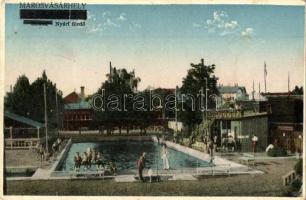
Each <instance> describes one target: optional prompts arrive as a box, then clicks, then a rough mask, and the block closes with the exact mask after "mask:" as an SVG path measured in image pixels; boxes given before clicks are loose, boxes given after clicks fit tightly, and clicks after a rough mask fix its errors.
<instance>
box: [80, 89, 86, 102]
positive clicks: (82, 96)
mask: <svg viewBox="0 0 306 200" xmlns="http://www.w3.org/2000/svg"><path fill="white" fill-rule="evenodd" d="M84 89H85V87H84V86H81V93H80V97H81V99H84V98H85V92H84Z"/></svg>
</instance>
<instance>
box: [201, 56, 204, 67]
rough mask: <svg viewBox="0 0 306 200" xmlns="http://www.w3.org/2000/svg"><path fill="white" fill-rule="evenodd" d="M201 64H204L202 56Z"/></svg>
mask: <svg viewBox="0 0 306 200" xmlns="http://www.w3.org/2000/svg"><path fill="white" fill-rule="evenodd" d="M201 64H202V65H203V66H204V59H203V58H202V59H201Z"/></svg>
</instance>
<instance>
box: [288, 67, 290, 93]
mask: <svg viewBox="0 0 306 200" xmlns="http://www.w3.org/2000/svg"><path fill="white" fill-rule="evenodd" d="M289 93H290V72H288V94H289Z"/></svg>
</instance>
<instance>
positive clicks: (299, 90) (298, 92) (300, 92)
mask: <svg viewBox="0 0 306 200" xmlns="http://www.w3.org/2000/svg"><path fill="white" fill-rule="evenodd" d="M303 93H304V90H303V86H301V87H299V86H297V85H296V86H295V87H294V89H293V90H292V91H291V94H293V95H303Z"/></svg>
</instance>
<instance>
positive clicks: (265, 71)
mask: <svg viewBox="0 0 306 200" xmlns="http://www.w3.org/2000/svg"><path fill="white" fill-rule="evenodd" d="M266 78H267V65H266V62H264V80H265V93H267V80H266Z"/></svg>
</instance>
